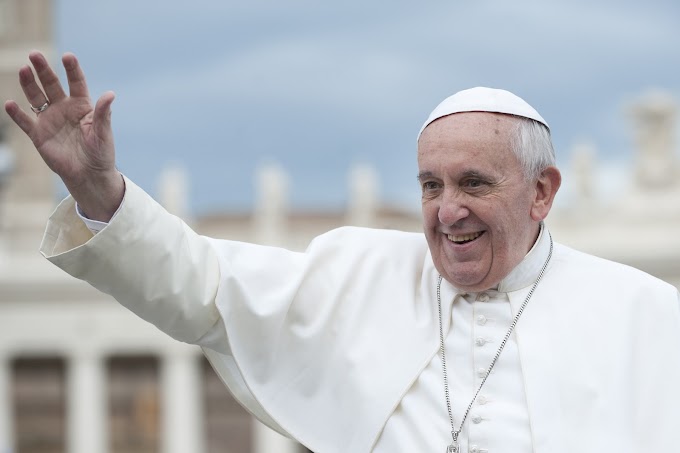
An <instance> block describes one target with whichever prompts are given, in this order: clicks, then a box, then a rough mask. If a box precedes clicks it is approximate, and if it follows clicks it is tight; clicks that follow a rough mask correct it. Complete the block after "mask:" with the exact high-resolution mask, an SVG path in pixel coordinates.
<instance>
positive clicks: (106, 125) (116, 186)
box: [5, 52, 124, 220]
mask: <svg viewBox="0 0 680 453" xmlns="http://www.w3.org/2000/svg"><path fill="white" fill-rule="evenodd" d="M29 58H30V61H31V63H32V64H33V67H34V68H35V71H36V74H37V75H38V78H39V80H40V83H41V85H42V89H41V88H40V86H39V85H38V83H37V81H36V80H35V78H34V76H33V71H32V70H31V68H30V67H28V66H24V67H22V68H21V69H20V70H19V81H20V83H21V87H22V89H23V91H24V94H25V95H26V98H27V100H28V102H29V103H30V104H31V105H32V106H33V107H35V108H39V107H41V106H44V105H46V104H47V107H46V108H45V109H44V110H42V111H41V112H37V117H33V116H31V115H30V114H28V113H26V112H24V111H23V110H22V109H21V108H20V107H19V106H18V105H17V103H16V102H14V101H8V102H7V103H6V104H5V110H6V111H7V113H8V114H9V115H10V117H11V118H12V119H13V120H14V122H15V123H16V124H17V125H18V126H19V127H20V128H21V129H22V130H23V131H24V132H25V133H26V135H28V137H29V138H30V139H31V140H32V141H33V144H34V145H35V147H36V149H37V150H38V152H39V153H40V155H41V156H42V158H43V160H44V161H45V163H46V164H47V165H48V167H49V168H50V169H52V171H54V172H55V173H56V174H57V175H59V177H60V178H61V179H62V180H63V181H64V184H65V185H66V188H67V189H68V190H69V192H70V193H71V194H72V195H73V197H74V198H75V199H76V200H77V201H78V202H79V203H80V204H81V207H83V208H84V210H85V212H86V213H88V214H93V217H92V218H97V217H109V218H110V216H109V215H108V214H109V213H110V214H112V213H113V212H114V211H115V208H117V206H118V204H120V200H121V199H122V194H123V192H124V186H123V181H122V179H121V177H120V175H119V174H118V171H117V170H116V168H115V148H114V143H113V133H112V130H111V121H110V117H111V103H112V102H113V99H114V95H113V93H111V92H107V93H105V94H104V95H103V96H102V97H101V98H100V99H99V100H98V101H97V104H96V106H94V108H93V106H92V103H91V100H90V96H89V93H88V89H87V84H86V81H85V76H84V74H83V72H82V70H81V68H80V65H79V64H78V61H77V59H76V57H75V56H74V55H72V54H66V55H64V57H63V59H62V60H63V64H64V68H65V69H66V76H67V79H68V85H69V95H68V96H67V95H66V93H65V92H64V90H63V88H62V86H61V83H60V82H59V79H58V77H57V75H56V74H55V72H54V71H53V70H52V68H51V67H50V66H49V64H48V63H47V60H46V59H45V57H44V56H43V55H42V54H40V53H39V52H32V53H31V54H30V56H29ZM43 90H44V91H43ZM100 211H101V212H100ZM97 220H99V218H98V219H97ZM103 220H108V219H107V218H104V219H103Z"/></svg>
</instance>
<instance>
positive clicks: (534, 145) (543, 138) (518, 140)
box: [511, 116, 555, 181]
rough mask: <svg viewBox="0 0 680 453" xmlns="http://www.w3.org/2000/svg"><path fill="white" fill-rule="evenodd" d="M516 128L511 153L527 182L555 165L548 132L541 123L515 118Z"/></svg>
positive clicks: (553, 150) (553, 151)
mask: <svg viewBox="0 0 680 453" xmlns="http://www.w3.org/2000/svg"><path fill="white" fill-rule="evenodd" d="M516 118H517V119H518V121H517V128H516V130H515V137H514V138H513V140H512V145H511V146H512V151H513V152H514V153H515V155H516V156H517V159H518V160H519V164H520V165H521V166H522V170H523V172H524V177H525V178H526V179H527V181H534V180H535V179H537V178H538V177H539V176H540V175H541V173H542V172H543V170H545V169H546V168H548V167H550V166H554V165H555V149H554V148H553V144H552V139H551V138H550V130H549V129H548V128H547V127H546V126H545V125H544V124H542V123H540V122H538V121H536V120H532V119H530V118H524V117H520V116H516Z"/></svg>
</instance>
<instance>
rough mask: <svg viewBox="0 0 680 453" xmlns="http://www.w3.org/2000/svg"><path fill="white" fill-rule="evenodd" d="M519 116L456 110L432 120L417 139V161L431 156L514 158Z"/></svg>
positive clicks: (502, 159) (448, 157)
mask: <svg viewBox="0 0 680 453" xmlns="http://www.w3.org/2000/svg"><path fill="white" fill-rule="evenodd" d="M517 125H518V119H517V118H515V117H513V116H511V115H505V114H502V113H490V112H465V113H455V114H453V115H449V116H445V117H442V118H439V119H437V120H436V121H433V122H432V123H431V124H429V125H428V126H427V127H426V128H425V130H424V131H423V133H422V134H421V136H420V140H418V161H419V162H421V161H422V160H430V159H442V158H447V159H485V160H498V161H506V160H507V159H512V158H514V153H513V152H512V142H513V139H514V136H515V131H516V128H517Z"/></svg>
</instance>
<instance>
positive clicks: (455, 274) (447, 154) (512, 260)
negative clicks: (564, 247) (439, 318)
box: [418, 112, 559, 292]
mask: <svg viewBox="0 0 680 453" xmlns="http://www.w3.org/2000/svg"><path fill="white" fill-rule="evenodd" d="M516 122H517V119H516V118H513V117H512V116H509V115H503V114H496V113H486V112H466V113H456V114H453V115H449V116H446V117H443V118H440V119H438V120H436V121H434V122H433V123H431V124H430V125H428V126H427V128H425V130H424V131H423V133H422V135H421V136H420V140H419V141H418V168H419V174H418V180H419V182H420V186H421V190H422V208H423V226H424V229H425V237H426V238H427V242H428V245H429V247H430V251H431V253H432V258H433V260H434V264H435V267H436V268H437V270H438V271H439V273H440V274H441V275H442V276H443V277H444V278H445V279H446V280H447V281H449V282H450V283H452V284H453V285H454V286H456V287H457V288H459V289H462V290H466V291H473V292H476V291H483V290H486V289H489V288H492V287H494V286H496V285H497V284H498V283H499V282H500V281H501V280H502V279H503V278H504V277H505V276H506V275H508V274H509V273H510V271H511V270H512V269H513V268H514V267H515V266H517V264H519V262H520V261H521V260H522V259H523V258H524V256H525V255H526V254H527V252H528V251H529V250H530V249H531V247H532V246H533V244H534V242H535V240H536V238H537V236H538V231H539V222H540V221H541V220H542V219H543V218H544V217H545V216H546V215H547V213H548V211H549V210H550V206H551V204H552V200H553V197H554V194H555V192H556V190H557V187H559V172H557V169H555V168H554V167H551V169H550V170H549V171H550V172H554V173H552V177H551V176H550V175H548V177H546V176H545V175H542V176H541V177H540V178H539V180H538V181H527V179H526V178H525V177H524V174H523V172H522V168H521V166H520V164H519V162H518V160H517V158H516V157H515V154H514V153H513V151H512V148H511V143H512V142H511V140H512V136H513V133H514V132H513V131H514V128H515V127H516V124H517V123H516ZM555 173H556V176H555ZM555 177H556V178H557V179H555ZM555 183H556V184H555Z"/></svg>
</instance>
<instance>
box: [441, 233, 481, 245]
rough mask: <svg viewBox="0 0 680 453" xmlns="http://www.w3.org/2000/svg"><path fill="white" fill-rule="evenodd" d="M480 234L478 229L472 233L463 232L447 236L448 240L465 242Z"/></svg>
mask: <svg viewBox="0 0 680 453" xmlns="http://www.w3.org/2000/svg"><path fill="white" fill-rule="evenodd" d="M481 235H482V233H481V232H480V231H478V232H476V233H472V234H463V235H459V236H454V235H453V234H449V235H447V236H448V238H449V241H453V242H467V241H471V240H473V239H477V238H478V237H479V236H481Z"/></svg>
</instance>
